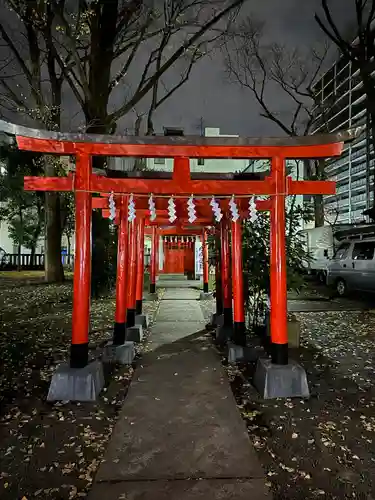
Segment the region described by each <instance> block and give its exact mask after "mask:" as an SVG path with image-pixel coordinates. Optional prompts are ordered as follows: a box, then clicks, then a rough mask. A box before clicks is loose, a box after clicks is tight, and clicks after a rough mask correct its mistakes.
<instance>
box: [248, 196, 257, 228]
mask: <svg viewBox="0 0 375 500" xmlns="http://www.w3.org/2000/svg"><path fill="white" fill-rule="evenodd" d="M257 218H258V210H257V204H256V201H255V197H254V196H253V197H252V198H250V200H249V220H250V222H252V223H254V222H255V221H256V220H257Z"/></svg>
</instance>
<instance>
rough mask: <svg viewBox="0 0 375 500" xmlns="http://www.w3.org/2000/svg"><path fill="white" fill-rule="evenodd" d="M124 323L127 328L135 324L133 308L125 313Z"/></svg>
mask: <svg viewBox="0 0 375 500" xmlns="http://www.w3.org/2000/svg"><path fill="white" fill-rule="evenodd" d="M126 325H127V327H128V328H131V327H132V326H134V325H135V309H128V311H127V314H126Z"/></svg>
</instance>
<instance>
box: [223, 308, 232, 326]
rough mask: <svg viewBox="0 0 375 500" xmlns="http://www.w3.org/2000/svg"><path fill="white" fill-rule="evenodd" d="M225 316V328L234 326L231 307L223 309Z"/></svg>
mask: <svg viewBox="0 0 375 500" xmlns="http://www.w3.org/2000/svg"><path fill="white" fill-rule="evenodd" d="M223 315H224V325H225V326H233V311H232V308H231V307H224V309H223Z"/></svg>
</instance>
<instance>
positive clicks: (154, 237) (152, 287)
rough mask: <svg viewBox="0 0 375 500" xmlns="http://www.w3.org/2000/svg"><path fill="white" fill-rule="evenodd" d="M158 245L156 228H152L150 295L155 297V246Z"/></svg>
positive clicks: (156, 250)
mask: <svg viewBox="0 0 375 500" xmlns="http://www.w3.org/2000/svg"><path fill="white" fill-rule="evenodd" d="M158 243H159V238H158V233H157V228H156V226H152V236H151V262H150V294H151V295H156V268H157V255H158V249H157V245H158Z"/></svg>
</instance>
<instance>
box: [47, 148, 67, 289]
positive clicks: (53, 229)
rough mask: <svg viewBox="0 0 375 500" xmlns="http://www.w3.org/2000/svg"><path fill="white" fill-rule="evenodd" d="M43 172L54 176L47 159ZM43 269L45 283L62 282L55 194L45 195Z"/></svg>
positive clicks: (58, 198) (62, 273) (59, 214)
mask: <svg viewBox="0 0 375 500" xmlns="http://www.w3.org/2000/svg"><path fill="white" fill-rule="evenodd" d="M44 171H45V174H46V176H48V177H53V176H54V175H55V168H54V166H53V163H52V162H51V161H50V159H49V158H48V157H47V158H46V159H45V166H44ZM44 269H45V281H46V282H48V283H61V282H63V281H64V268H63V265H62V260H61V213H60V195H59V193H56V192H49V193H48V192H47V193H46V194H45V250H44Z"/></svg>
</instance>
